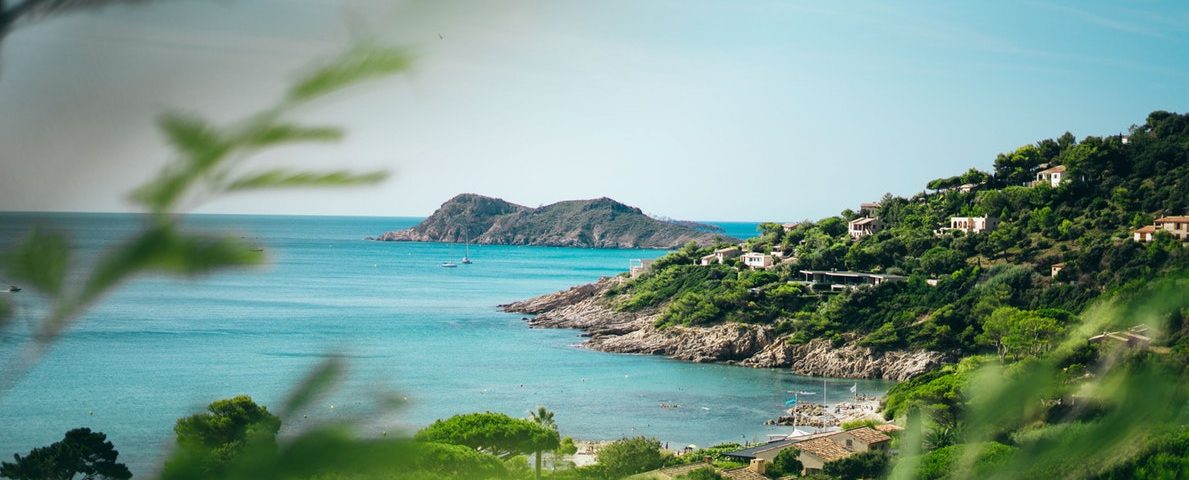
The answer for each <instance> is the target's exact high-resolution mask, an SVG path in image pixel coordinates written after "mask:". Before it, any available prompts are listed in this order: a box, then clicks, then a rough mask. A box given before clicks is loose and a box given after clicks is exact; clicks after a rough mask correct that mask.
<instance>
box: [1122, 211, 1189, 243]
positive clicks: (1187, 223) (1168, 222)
mask: <svg viewBox="0 0 1189 480" xmlns="http://www.w3.org/2000/svg"><path fill="white" fill-rule="evenodd" d="M1160 231H1164V232H1168V233H1169V234H1170V235H1172V236H1173V238H1176V239H1177V240H1180V241H1182V242H1185V241H1189V215H1177V216H1172V217H1160V218H1157V219H1156V220H1155V221H1153V222H1152V224H1151V225H1144V226H1143V227H1142V228H1140V229H1139V230H1136V231H1134V232H1132V234H1131V238H1132V239H1133V240H1135V241H1137V242H1150V241H1152V238H1153V237H1154V236H1155V235H1156V232H1160Z"/></svg>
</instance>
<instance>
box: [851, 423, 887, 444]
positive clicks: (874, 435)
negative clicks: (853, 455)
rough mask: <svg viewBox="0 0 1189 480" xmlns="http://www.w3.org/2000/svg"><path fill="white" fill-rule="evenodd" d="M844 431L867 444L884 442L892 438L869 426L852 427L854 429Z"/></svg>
mask: <svg viewBox="0 0 1189 480" xmlns="http://www.w3.org/2000/svg"><path fill="white" fill-rule="evenodd" d="M845 433H849V434H850V435H851V436H853V437H855V438H857V439H859V440H860V441H862V442H864V443H866V444H868V445H871V444H873V443H879V442H886V441H888V440H891V439H892V437H889V436H887V435H884V434H883V433H881V432H879V431H877V430H875V429H874V428H871V427H860V428H854V429H850V430H847V431H846V432H845Z"/></svg>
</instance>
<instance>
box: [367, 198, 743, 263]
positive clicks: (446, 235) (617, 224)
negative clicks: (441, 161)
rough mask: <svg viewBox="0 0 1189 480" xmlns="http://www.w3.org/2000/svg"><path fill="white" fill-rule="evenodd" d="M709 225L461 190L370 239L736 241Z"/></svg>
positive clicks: (608, 206)
mask: <svg viewBox="0 0 1189 480" xmlns="http://www.w3.org/2000/svg"><path fill="white" fill-rule="evenodd" d="M713 228H714V227H709V226H706V227H704V228H702V227H698V226H697V224H691V223H690V222H668V221H663V220H658V219H655V218H652V217H649V216H648V215H645V214H644V212H642V211H641V210H640V209H639V208H635V207H631V206H628V205H624V204H622V203H619V202H617V201H615V200H612V199H610V198H597V199H593V200H570V201H564V202H557V203H554V204H550V205H545V206H543V207H539V208H530V207H526V206H523V205H517V204H514V203H511V202H508V201H505V200H501V199H498V198H492V197H485V196H483V195H476V194H472V193H464V194H461V195H458V196H455V197H454V198H451V199H450V200H448V201H446V203H443V204H442V206H441V207H440V208H438V209H437V210H436V211H435V212H434V213H433V215H430V216H429V218H426V219H425V220H424V221H422V222H421V223H420V224H418V225H416V226H414V227H413V228H409V229H407V230H400V231H394V232H388V233H385V234H383V235H380V236H379V237H378V238H374V240H380V241H406V242H459V243H461V242H464V241H466V240H468V239H469V240H470V242H471V243H476V244H487V245H542V246H555V247H585V248H665V249H669V248H678V247H681V246H683V245H685V244H687V243H689V242H695V243H697V244H699V245H713V244H717V243H720V242H737V241H738V240H736V239H734V238H730V237H727V236H725V235H722V234H719V233H716V232H715V231H713Z"/></svg>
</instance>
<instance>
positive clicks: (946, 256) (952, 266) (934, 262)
mask: <svg viewBox="0 0 1189 480" xmlns="http://www.w3.org/2000/svg"><path fill="white" fill-rule="evenodd" d="M964 266H966V258H965V256H963V255H962V254H961V253H960V252H957V251H955V250H952V249H949V248H945V247H941V246H937V247H933V248H930V249H929V250H926V251H925V254H924V255H921V270H923V271H924V272H925V273H928V274H930V275H949V274H951V273H953V272H954V271H956V270H958V269H960V268H962V267H964Z"/></svg>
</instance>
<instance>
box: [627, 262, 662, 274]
mask: <svg viewBox="0 0 1189 480" xmlns="http://www.w3.org/2000/svg"><path fill="white" fill-rule="evenodd" d="M655 261H656V260H641V259H639V258H633V259H631V260H628V275H630V276H631V277H632V278H636V277H638V276H640V274H642V273H644V272H645V271H646V270H648V267H651V266H652V262H655Z"/></svg>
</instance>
